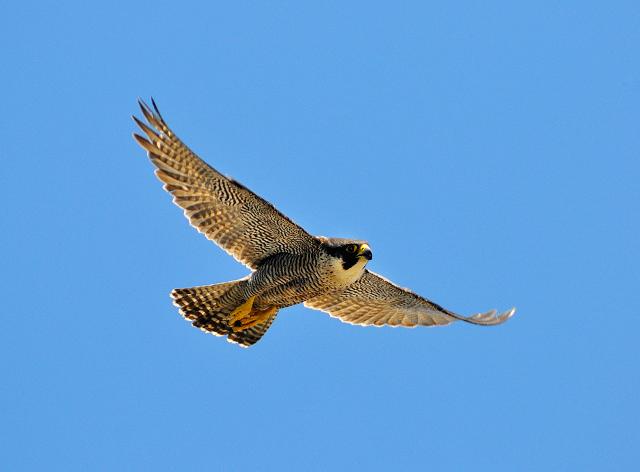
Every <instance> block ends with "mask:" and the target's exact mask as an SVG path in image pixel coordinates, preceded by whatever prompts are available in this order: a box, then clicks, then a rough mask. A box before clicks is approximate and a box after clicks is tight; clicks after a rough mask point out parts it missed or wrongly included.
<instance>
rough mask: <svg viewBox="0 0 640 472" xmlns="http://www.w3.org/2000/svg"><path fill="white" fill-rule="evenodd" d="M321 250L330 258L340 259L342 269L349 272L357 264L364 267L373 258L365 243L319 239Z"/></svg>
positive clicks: (350, 240) (338, 239)
mask: <svg viewBox="0 0 640 472" xmlns="http://www.w3.org/2000/svg"><path fill="white" fill-rule="evenodd" d="M320 242H321V244H322V247H323V249H324V250H325V251H326V252H327V253H328V254H329V255H331V256H333V257H337V258H340V259H342V267H343V268H344V270H349V269H350V268H351V267H353V266H355V265H356V264H357V263H358V262H360V263H362V265H363V266H364V265H365V264H366V263H367V262H368V261H370V260H371V259H372V258H373V254H372V253H371V248H370V247H369V244H367V242H366V241H358V240H353V239H342V238H320Z"/></svg>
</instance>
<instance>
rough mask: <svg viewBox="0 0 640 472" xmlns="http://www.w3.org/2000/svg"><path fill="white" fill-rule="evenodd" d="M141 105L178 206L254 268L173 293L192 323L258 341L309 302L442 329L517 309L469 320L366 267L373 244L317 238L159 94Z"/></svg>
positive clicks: (353, 319)
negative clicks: (180, 128) (200, 149)
mask: <svg viewBox="0 0 640 472" xmlns="http://www.w3.org/2000/svg"><path fill="white" fill-rule="evenodd" d="M151 103H152V107H153V108H152V107H149V106H148V105H147V104H146V103H144V102H143V101H141V100H140V101H139V105H140V109H141V110H142V114H143V115H144V117H145V118H146V120H147V123H148V124H145V123H144V122H142V121H141V120H139V119H138V118H136V117H135V116H134V117H133V119H134V120H135V122H136V123H137V125H138V126H139V127H140V129H141V130H142V131H143V132H144V134H145V135H146V138H145V137H142V136H140V135H138V134H134V135H133V136H134V138H135V140H136V141H137V142H138V144H140V146H142V147H143V148H144V149H145V150H146V151H147V153H148V156H149V159H150V160H151V162H152V163H153V165H154V166H155V167H156V171H155V174H156V176H157V177H158V179H160V180H161V181H162V182H163V183H164V189H165V190H166V191H167V192H169V193H170V194H171V195H173V202H174V203H175V204H176V205H178V206H179V207H181V208H182V209H183V210H184V214H185V216H186V217H187V219H188V220H189V222H190V223H191V225H192V226H193V227H195V228H196V229H197V230H198V231H199V232H201V233H203V234H204V235H205V236H206V237H207V238H208V239H210V240H211V241H213V242H214V243H216V244H217V245H218V246H220V247H221V248H222V249H224V250H225V251H226V252H227V253H229V254H230V255H231V256H233V257H234V258H235V259H236V260H238V261H239V262H242V263H243V264H245V265H246V266H247V267H248V268H249V269H251V273H250V274H249V275H247V276H246V277H244V278H242V279H240V280H234V281H231V282H224V283H219V284H214V285H203V286H199V287H191V288H177V289H174V290H173V291H172V292H171V297H172V298H173V302H174V304H175V305H176V306H177V307H178V308H179V310H180V314H181V315H182V316H183V317H184V318H186V319H187V320H189V321H191V323H192V324H193V326H195V327H197V328H200V329H202V330H204V331H207V332H209V333H212V334H214V335H216V336H226V337H227V340H228V341H230V342H233V343H237V344H239V345H241V346H245V347H249V346H251V345H253V344H255V343H256V342H258V341H259V340H260V338H262V336H263V335H264V333H265V332H266V331H267V330H268V329H269V327H270V326H271V324H272V323H273V321H274V319H275V317H276V315H277V313H278V310H280V309H281V308H284V307H288V306H292V305H296V304H298V303H304V305H305V306H307V307H309V308H314V309H317V310H322V311H324V312H327V313H328V314H329V315H331V316H334V317H336V318H339V319H341V320H342V321H344V322H346V323H350V324H356V325H361V326H369V325H373V326H384V325H386V326H406V327H415V326H433V325H447V324H449V323H452V322H453V321H456V320H460V321H465V322H467V323H473V324H477V325H497V324H500V323H503V322H505V321H506V320H507V319H509V318H510V317H511V316H512V315H513V314H514V312H515V309H513V308H512V309H511V310H508V311H505V312H503V313H500V314H497V313H496V310H491V311H489V312H486V313H478V314H476V315H473V316H470V317H464V316H461V315H458V314H456V313H453V312H451V311H449V310H447V309H446V308H443V307H441V306H440V305H437V304H435V303H433V302H431V301H429V300H427V299H426V298H423V297H421V296H420V295H417V294H415V293H413V292H411V291H410V290H407V289H404V288H401V287H398V286H397V285H395V284H393V283H392V282H390V281H389V280H387V279H385V278H384V277H382V276H380V275H378V274H375V273H373V272H371V271H369V270H367V269H366V268H365V266H366V265H367V263H368V262H369V261H370V260H371V258H372V252H371V248H370V247H369V244H368V243H367V242H366V241H359V240H351V239H340V238H325V237H321V236H312V235H310V234H309V233H307V232H306V231H305V230H304V229H302V228H301V227H300V226H298V225H297V224H295V223H294V222H293V221H291V220H290V219H289V218H287V217H286V216H285V215H283V214H282V213H280V212H279V211H278V210H277V209H276V208H275V207H274V206H273V205H271V204H270V203H269V202H267V201H266V200H264V199H262V198H260V197H259V196H258V195H256V194H255V193H253V192H252V191H251V190H249V189H248V188H246V187H245V186H243V185H241V184H240V183H238V182H237V181H235V180H233V179H231V178H229V177H225V176H224V175H222V174H221V173H219V172H218V171H217V170H215V169H214V168H213V167H211V166H209V165H208V164H207V163H206V162H204V161H203V160H202V159H200V158H199V157H198V156H197V155H196V154H195V153H194V152H193V151H191V150H190V149H189V148H188V147H187V146H185V145H184V144H183V143H182V141H181V140H180V139H179V138H178V137H177V136H176V135H175V134H174V133H173V131H172V130H171V129H170V128H169V126H167V124H166V122H165V121H164V119H163V118H162V116H161V115H160V112H159V111H158V107H157V106H156V104H155V102H154V101H153V99H152V100H151Z"/></svg>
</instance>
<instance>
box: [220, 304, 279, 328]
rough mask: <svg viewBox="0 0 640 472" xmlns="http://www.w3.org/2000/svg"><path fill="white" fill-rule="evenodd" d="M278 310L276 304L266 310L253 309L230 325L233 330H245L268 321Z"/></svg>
mask: <svg viewBox="0 0 640 472" xmlns="http://www.w3.org/2000/svg"><path fill="white" fill-rule="evenodd" d="M277 311H278V308H277V307H275V306H272V307H271V308H267V309H266V310H252V311H251V313H249V314H248V315H247V316H245V317H243V318H242V319H238V320H236V321H235V323H229V325H230V326H231V329H232V330H233V331H236V332H237V331H244V330H245V329H249V328H252V327H254V326H256V325H259V324H261V323H264V322H266V321H268V320H269V318H271V317H272V316H273V315H274V314H275V313H276V312H277Z"/></svg>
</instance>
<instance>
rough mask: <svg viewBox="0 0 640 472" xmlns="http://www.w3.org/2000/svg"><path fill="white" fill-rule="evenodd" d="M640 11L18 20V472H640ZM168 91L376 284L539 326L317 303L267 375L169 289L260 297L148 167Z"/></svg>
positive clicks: (273, 347)
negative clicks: (145, 134) (148, 104)
mask: <svg viewBox="0 0 640 472" xmlns="http://www.w3.org/2000/svg"><path fill="white" fill-rule="evenodd" d="M514 3H518V5H515V4H514ZM18 5H19V6H18ZM639 5H640V4H639V3H638V2H637V1H629V2H618V1H612V2H588V1H586V2H561V3H558V2H530V3H524V2H469V1H461V2H438V3H428V4H427V3H426V2H396V3H392V2H388V3H379V2H341V1H333V2H313V3H312V2H293V1H292V2H225V4H222V3H218V2H212V3H211V2H201V3H197V2H196V3H194V2H182V3H176V2H162V1H154V2H148V3H135V4H129V3H124V2H123V3H122V4H117V3H111V2H109V3H106V2H105V3H102V4H98V3H93V4H91V2H10V3H7V4H5V5H4V7H3V13H2V15H1V17H0V40H1V43H2V44H3V47H2V52H0V54H1V58H2V74H0V90H2V113H1V114H0V132H1V138H2V142H1V145H0V153H1V154H0V157H1V160H2V167H1V168H2V171H1V174H0V183H1V185H2V191H3V194H4V205H2V210H1V212H2V214H1V216H2V232H1V233H0V240H1V241H0V242H1V244H2V252H3V256H2V259H3V261H2V264H1V267H2V269H1V283H2V288H3V307H2V326H1V329H0V367H1V369H2V382H1V384H0V402H1V404H2V414H1V416H2V420H1V421H0V437H1V438H2V439H1V442H0V454H1V457H0V459H1V460H0V462H1V464H2V468H3V469H5V470H143V469H146V470H358V469H359V470H470V469H473V470H510V471H512V470H631V469H633V468H634V467H637V463H638V459H640V456H639V453H638V444H639V443H640V434H639V433H638V424H639V421H640V414H639V407H638V391H639V387H640V376H639V368H638V357H639V356H638V330H639V329H640V320H639V309H640V303H639V301H638V298H639V294H638V291H639V281H640V274H639V269H638V267H639V262H640V257H639V256H640V254H639V252H640V251H639V244H638V240H639V233H640V231H639V229H640V226H639V222H638V216H639V209H640V208H639V207H640V205H639V201H640V190H639V184H638V180H639V178H640V164H639V160H638V159H639V151H640V133H639V132H638V130H639V128H638V126H639V125H638V124H639V123H640V112H639V110H640V62H639V56H638V45H639V44H640V6H639ZM150 95H153V96H154V97H155V98H156V100H157V101H158V104H159V106H160V109H161V111H162V112H163V114H164V116H165V118H166V119H167V121H168V122H169V124H170V125H171V126H173V128H174V129H175V130H176V131H177V133H178V134H179V135H180V136H181V137H182V138H183V139H184V140H185V141H186V142H187V143H188V144H189V145H190V146H191V147H192V148H193V149H194V150H196V151H197V152H198V153H199V154H200V155H201V156H203V157H204V158H205V159H206V160H207V161H208V162H209V163H211V164H212V165H213V166H215V167H217V168H218V169H220V170H221V171H222V172H224V173H227V174H229V175H232V176H233V177H236V178H237V179H238V180H240V181H241V182H242V183H244V184H245V185H247V186H248V187H249V188H251V189H253V190H254V191H256V192H257V193H259V194H260V195H262V196H264V197H265V198H267V199H268V200H270V201H271V202H273V203H274V204H275V205H276V206H277V207H278V208H279V209H280V210H282V211H283V212H284V213H285V214H287V215H289V216H290V217H292V218H293V219H294V220H296V221H297V222H298V223H300V224H301V225H302V226H304V227H305V228H306V229H307V230H309V231H310V232H312V233H314V234H324V235H331V236H345V237H359V238H364V239H368V240H369V241H370V243H371V246H372V248H373V250H374V255H375V258H374V260H373V261H372V263H371V265H370V268H371V269H372V270H374V271H376V272H380V273H382V274H384V275H385V276H387V277H389V278H390V279H392V280H394V281H395V282H397V283H399V284H400V285H402V286H407V287H411V288H412V289H414V290H415V291H417V292H418V293H421V294H423V295H425V296H427V297H429V298H431V299H433V300H434V301H436V302H438V303H440V304H442V305H444V306H446V307H448V308H450V309H452V310H455V311H458V312H460V313H463V314H471V313H474V312H477V311H480V310H487V309H490V308H494V307H495V308H499V309H508V308H510V307H511V306H514V305H515V306H516V307H517V308H518V313H517V314H516V316H515V317H514V318H513V319H512V320H510V321H509V322H508V323H507V324H505V325H503V326H500V327H496V328H482V327H475V326H470V325H466V324H461V323H458V324H455V325H453V326H450V327H447V328H435V329H426V328H425V329H414V330H405V329H389V328H385V329H374V328H361V327H354V326H349V325H346V324H342V323H340V322H338V321H337V320H335V319H332V318H330V317H328V316H326V315H324V314H322V313H320V312H314V311H311V310H308V309H305V308H303V307H301V306H297V307H293V308H290V309H287V310H285V311H283V312H282V313H281V315H280V316H279V319H278V320H277V321H276V323H275V325H274V326H273V328H272V329H271V330H270V331H269V333H268V334H267V335H266V336H265V337H264V339H263V340H262V341H261V342H260V343H259V344H257V345H256V346H254V347H253V348H251V349H248V350H243V349H240V348H238V347H237V346H234V345H231V344H229V343H227V342H225V341H224V340H223V339H221V338H215V337H213V336H209V335H206V334H204V333H202V332H200V331H199V330H196V329H193V328H192V327H190V326H189V324H188V323H187V322H185V321H184V320H182V319H181V318H180V317H179V316H178V315H177V313H176V309H175V308H174V307H173V306H172V305H171V303H170V300H169V297H168V292H169V291H170V290H171V289H172V288H174V287H188V286H193V285H200V284H208V283H215V282H222V281H226V280H232V279H235V278H238V277H241V276H243V275H245V274H246V269H245V268H244V267H243V266H241V265H240V264H238V263H236V262H235V261H234V260H233V259H232V258H230V257H229V256H227V255H226V254H225V253H224V252H223V251H222V250H220V249H218V248H216V247H215V246H214V245H213V244H211V243H210V242H208V241H207V240H205V239H204V238H203V237H202V236H201V235H198V234H197V233H196V232H195V231H194V230H193V229H192V228H191V227H189V225H188V224H187V222H186V220H184V218H183V216H182V215H181V211H179V209H178V208H176V207H175V206H173V205H171V203H170V198H169V197H168V195H166V194H164V192H163V191H162V189H161V185H160V183H159V182H158V181H157V180H156V179H155V178H154V176H153V174H152V167H151V165H150V163H149V162H148V161H147V159H146V157H145V156H144V153H143V152H142V150H141V149H139V148H138V147H137V145H136V144H135V143H134V141H133V140H132V139H131V132H132V131H133V130H134V124H133V123H132V122H131V120H130V119H129V115H131V114H132V113H138V111H137V107H136V105H135V99H136V97H138V96H142V97H145V98H146V97H148V96H150Z"/></svg>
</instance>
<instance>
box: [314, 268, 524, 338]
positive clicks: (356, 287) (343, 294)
mask: <svg viewBox="0 0 640 472" xmlns="http://www.w3.org/2000/svg"><path fill="white" fill-rule="evenodd" d="M304 304H305V305H306V306H308V307H309V308H315V309H317V310H322V311H325V312H327V313H329V314H330V315H331V316H334V317H336V318H340V319H341V320H342V321H344V322H346V323H350V324H357V325H363V326H367V325H374V326H383V325H388V326H407V327H413V326H433V325H447V324H449V323H452V322H454V321H456V320H460V321H466V322H467V323H473V324H479V325H497V324H500V323H504V322H505V321H507V320H508V319H509V318H510V317H511V316H512V315H513V314H514V313H515V311H516V310H515V308H512V309H511V310H508V311H505V312H504V313H500V314H499V315H496V311H495V310H492V311H489V312H486V313H479V314H477V315H473V316H470V317H468V318H467V317H464V316H460V315H457V314H455V313H453V312H451V311H449V310H447V309H445V308H442V307H441V306H439V305H437V304H435V303H433V302H430V301H429V300H427V299H426V298H423V297H421V296H420V295H417V294H415V293H413V292H411V291H410V290H407V289H404V288H401V287H398V286H397V285H395V284H393V283H392V282H390V281H389V280H387V279H385V278H384V277H381V276H379V275H378V274H374V273H373V272H369V271H368V270H365V272H364V274H363V275H362V277H360V279H359V280H358V281H356V282H354V283H353V284H351V285H350V286H349V287H347V288H346V289H344V290H342V291H340V292H335V293H332V294H328V295H321V296H319V297H315V298H311V299H309V300H307V301H306V302H305V303H304Z"/></svg>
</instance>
